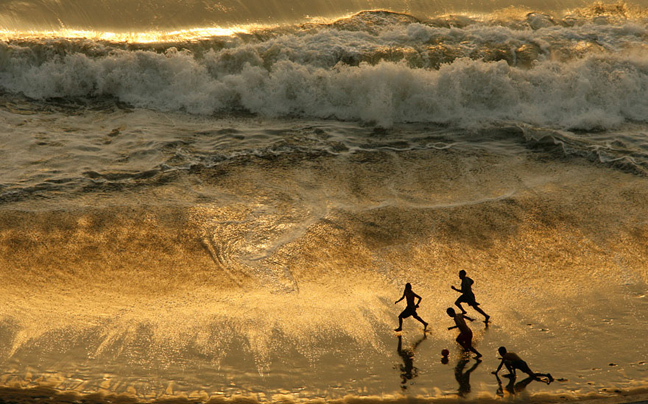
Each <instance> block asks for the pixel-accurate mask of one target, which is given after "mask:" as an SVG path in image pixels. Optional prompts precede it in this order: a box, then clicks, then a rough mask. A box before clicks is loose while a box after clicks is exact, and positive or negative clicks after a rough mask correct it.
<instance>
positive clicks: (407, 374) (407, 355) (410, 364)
mask: <svg viewBox="0 0 648 404" xmlns="http://www.w3.org/2000/svg"><path fill="white" fill-rule="evenodd" d="M425 338H426V335H425V334H423V336H422V337H421V338H419V339H418V341H416V342H415V343H414V345H412V346H411V347H410V348H405V349H403V337H402V336H401V335H399V336H398V348H397V352H398V355H400V357H401V358H402V359H403V364H402V365H399V370H400V372H401V373H400V377H401V389H403V390H407V382H408V381H410V380H413V379H414V378H415V377H417V376H418V368H416V367H414V352H415V351H416V348H418V347H419V345H421V343H422V342H423V341H424V340H425Z"/></svg>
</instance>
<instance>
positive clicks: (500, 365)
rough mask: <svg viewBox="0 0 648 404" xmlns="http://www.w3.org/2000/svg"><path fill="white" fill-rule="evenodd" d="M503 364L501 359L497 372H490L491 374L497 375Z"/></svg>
mask: <svg viewBox="0 0 648 404" xmlns="http://www.w3.org/2000/svg"><path fill="white" fill-rule="evenodd" d="M503 364H504V358H502V361H501V362H500V364H499V366H498V367H497V370H496V371H494V372H491V373H493V374H494V375H496V374H497V373H499V371H500V369H502V365H503Z"/></svg>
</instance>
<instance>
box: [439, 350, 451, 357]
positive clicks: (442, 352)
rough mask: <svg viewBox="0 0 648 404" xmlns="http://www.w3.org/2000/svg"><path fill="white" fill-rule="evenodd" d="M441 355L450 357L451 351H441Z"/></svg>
mask: <svg viewBox="0 0 648 404" xmlns="http://www.w3.org/2000/svg"><path fill="white" fill-rule="evenodd" d="M441 355H443V356H448V355H450V351H448V350H447V349H443V350H442V351H441Z"/></svg>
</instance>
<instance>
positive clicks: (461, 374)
mask: <svg viewBox="0 0 648 404" xmlns="http://www.w3.org/2000/svg"><path fill="white" fill-rule="evenodd" d="M468 362H470V359H466V358H463V357H462V358H460V359H459V362H457V366H455V370H454V371H455V379H457V383H459V389H458V390H457V395H459V397H466V396H467V395H468V394H469V393H470V374H471V373H472V372H474V371H475V369H477V367H478V366H479V365H480V364H481V363H482V361H481V360H479V359H477V361H476V362H475V364H474V365H472V367H471V368H470V369H468V370H466V371H464V369H465V368H466V365H467V364H468Z"/></svg>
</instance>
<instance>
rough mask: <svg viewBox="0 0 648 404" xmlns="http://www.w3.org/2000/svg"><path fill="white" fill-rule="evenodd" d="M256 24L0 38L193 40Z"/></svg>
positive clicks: (4, 34)
mask: <svg viewBox="0 0 648 404" xmlns="http://www.w3.org/2000/svg"><path fill="white" fill-rule="evenodd" d="M254 28H258V26H252V25H246V26H236V27H229V28H220V27H212V28H191V29H183V30H178V31H145V32H105V31H92V30H76V29H68V28H62V29H58V30H44V31H20V30H1V31H0V40H2V41H10V40H16V39H61V38H65V39H91V40H95V41H109V42H128V43H164V42H183V41H196V40H201V39H205V38H212V37H222V36H232V35H235V34H239V33H246V32H250V31H251V30H253V29H254Z"/></svg>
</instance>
